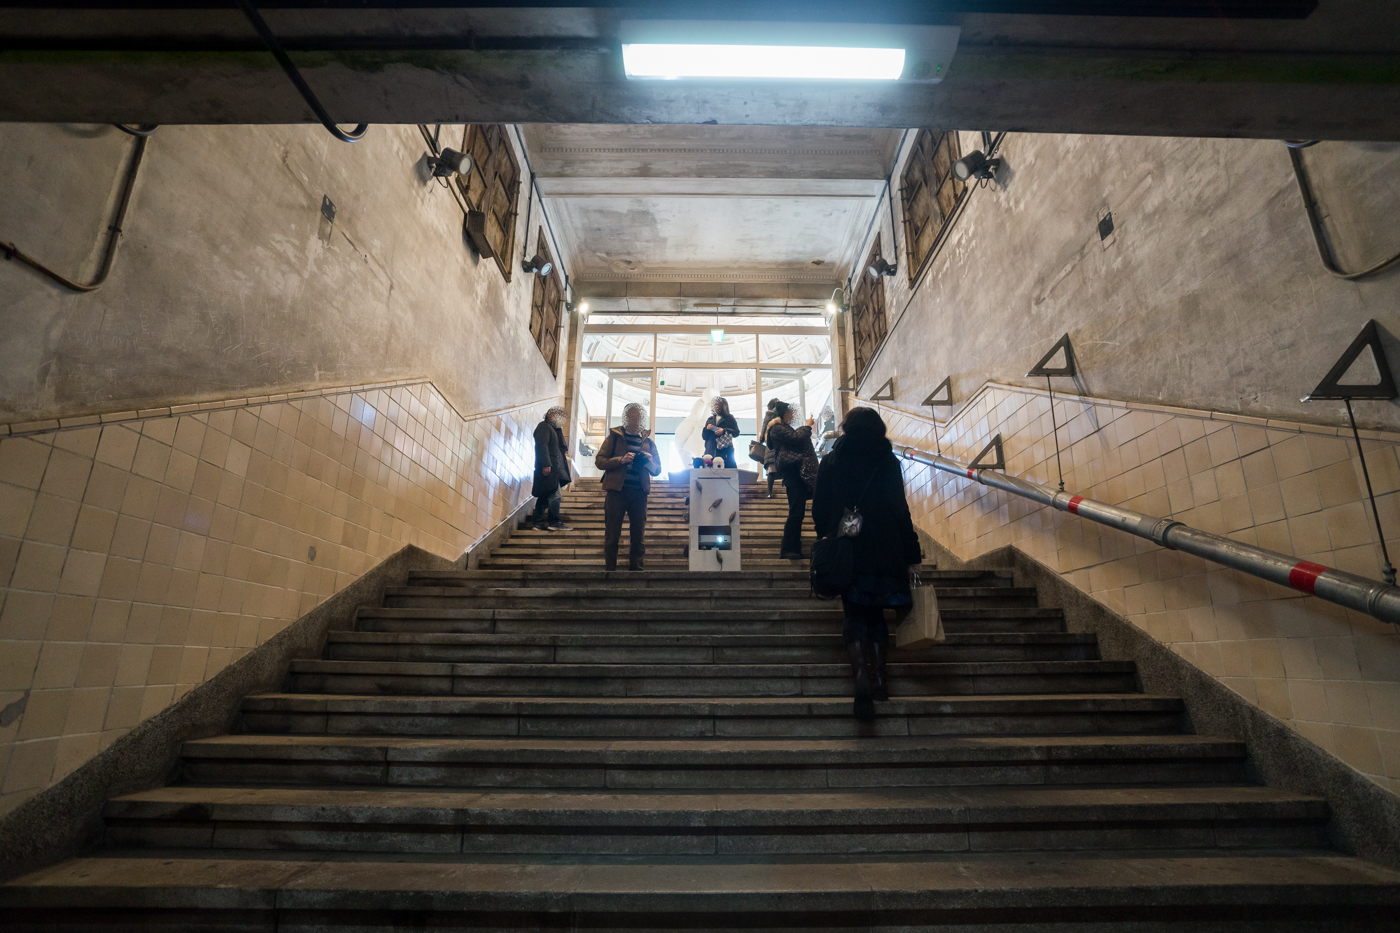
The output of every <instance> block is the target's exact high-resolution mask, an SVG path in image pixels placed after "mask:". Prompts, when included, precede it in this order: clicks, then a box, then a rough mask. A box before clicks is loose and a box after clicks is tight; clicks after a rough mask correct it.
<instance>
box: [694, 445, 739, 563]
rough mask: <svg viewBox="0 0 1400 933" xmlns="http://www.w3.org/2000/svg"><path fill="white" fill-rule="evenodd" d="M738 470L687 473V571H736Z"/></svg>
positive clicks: (737, 559)
mask: <svg viewBox="0 0 1400 933" xmlns="http://www.w3.org/2000/svg"><path fill="white" fill-rule="evenodd" d="M740 472H741V471H740V470H727V469H726V470H705V469H698V470H691V471H690V569H691V570H722V571H730V570H738V569H739V568H740V566H741V564H742V558H741V557H740V550H739V485H740V483H742V482H743V479H742V478H741V477H740V475H739V474H740Z"/></svg>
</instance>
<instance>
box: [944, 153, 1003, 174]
mask: <svg viewBox="0 0 1400 933" xmlns="http://www.w3.org/2000/svg"><path fill="white" fill-rule="evenodd" d="M999 168H1001V159H989V158H987V157H986V156H985V155H983V154H982V150H981V149H974V150H972V151H971V152H969V153H968V154H967V155H965V156H963V157H962V158H961V159H959V160H958V161H956V162H954V163H953V174H954V175H956V176H957V178H958V180H959V181H969V180H971V179H974V178H975V179H977V180H979V181H991V180H992V179H994V178H996V176H997V169H999Z"/></svg>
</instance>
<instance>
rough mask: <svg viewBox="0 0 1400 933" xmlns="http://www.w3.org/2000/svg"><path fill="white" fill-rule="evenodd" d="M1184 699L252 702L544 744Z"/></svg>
mask: <svg viewBox="0 0 1400 933" xmlns="http://www.w3.org/2000/svg"><path fill="white" fill-rule="evenodd" d="M1183 709H1184V706H1183V705H1182V703H1181V701H1180V700H1179V699H1177V698H1175V697H1159V696H1152V695H1148V694H1141V693H1117V694H1115V693H1089V694H1070V693H1059V694H1052V695H1019V696H969V695H959V696H922V697H921V696H894V697H892V698H891V699H890V700H888V701H885V702H882V703H877V704H876V719H875V721H874V722H871V723H860V722H857V721H856V720H855V719H854V718H853V717H852V715H851V699H850V697H849V696H844V697H838V696H827V697H822V696H812V697H713V698H712V697H651V698H627V697H498V696H445V695H444V696H394V695H385V696H365V695H349V694H346V695H332V694H324V693H315V694H298V693H270V694H259V695H255V696H250V697H247V698H246V699H244V701H243V703H242V705H241V712H240V716H239V722H240V726H241V728H242V730H243V731H244V732H248V733H277V734H288V735H290V734H308V733H327V734H334V735H414V736H521V737H534V738H545V737H549V738H574V737H578V738H604V737H606V738H631V739H689V738H707V737H715V738H825V737H856V736H862V735H882V736H908V735H913V736H998V735H1020V734H1027V735H1073V734H1142V733H1152V734H1165V733H1172V732H1178V731H1180V730H1181V727H1182V725H1183V723H1182V711H1183Z"/></svg>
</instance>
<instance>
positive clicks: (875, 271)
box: [865, 256, 899, 279]
mask: <svg viewBox="0 0 1400 933" xmlns="http://www.w3.org/2000/svg"><path fill="white" fill-rule="evenodd" d="M898 269H899V267H898V266H897V265H895V264H894V263H892V262H886V261H885V258H884V257H883V256H876V257H875V261H874V262H872V263H871V264H870V265H868V266H866V267H865V271H866V272H869V273H870V277H871V278H872V279H878V278H880V277H881V276H890V275H894V274H895V272H896V271H898Z"/></svg>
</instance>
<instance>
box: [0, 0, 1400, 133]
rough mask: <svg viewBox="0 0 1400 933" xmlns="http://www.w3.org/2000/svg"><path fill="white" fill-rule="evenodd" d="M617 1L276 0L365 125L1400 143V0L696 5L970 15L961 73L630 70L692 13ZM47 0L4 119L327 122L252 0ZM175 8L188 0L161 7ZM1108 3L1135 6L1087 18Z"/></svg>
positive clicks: (10, 35) (14, 43)
mask: <svg viewBox="0 0 1400 933" xmlns="http://www.w3.org/2000/svg"><path fill="white" fill-rule="evenodd" d="M614 2H616V3H617V5H615V6H611V5H603V4H601V3H590V2H588V0H578V2H577V3H571V4H570V6H569V7H563V6H562V5H560V6H552V5H551V6H549V7H527V6H515V5H514V4H510V3H506V2H501V0H489V2H488V0H482V2H481V4H480V5H479V6H474V5H473V4H472V2H471V0H466V2H464V3H460V4H458V3H450V4H447V3H440V2H437V0H432V2H425V0H269V2H267V3H265V4H260V6H262V7H264V13H265V17H266V20H267V22H268V24H269V27H270V28H271V30H272V32H273V34H274V35H276V36H277V37H279V38H280V40H281V42H282V44H283V45H284V46H286V47H287V48H288V49H289V50H290V51H291V52H292V53H293V54H294V56H295V58H296V60H297V61H298V63H299V65H300V67H301V69H302V71H303V73H304V75H305V78H306V81H307V83H308V84H309V85H310V86H311V87H313V88H314V89H315V91H316V94H317V95H318V96H319V98H320V100H321V102H322V103H323V104H324V105H325V107H326V109H327V110H328V111H329V112H330V114H331V115H332V117H333V118H335V119H337V120H340V121H342V122H345V123H358V122H368V123H535V122H538V123H627V124H647V123H673V124H703V123H709V122H715V123H719V124H767V125H787V126H796V125H807V126H813V125H825V126H885V127H908V126H942V127H956V128H959V129H974V130H976V129H993V130H1014V131H1019V132H1063V133H1114V134H1141V135H1162V136H1254V137H1259V138H1267V139H1278V138H1320V139H1354V140H1396V139H1400V3H1395V2H1376V0H1317V2H1316V4H1313V3H1311V2H1310V0H1117V2H1115V0H1063V2H1056V3H1053V4H1052V3H1049V2H1045V0H1025V2H1020V0H985V2H983V0H948V2H939V3H921V2H914V0H907V2H895V0H887V2H881V0H867V2H856V0H832V2H819V0H810V2H806V3H799V2H794V0H788V2H785V3H781V2H777V0H748V2H746V3H741V2H737V0H731V2H728V3H717V2H716V3H708V4H706V3H699V2H691V3H689V4H687V6H688V9H687V10H686V11H685V12H686V13H687V14H688V15H692V16H702V15H724V16H730V17H735V18H744V19H750V18H756V17H757V14H759V13H762V14H764V15H765V16H767V17H768V18H771V19H778V20H782V19H789V20H791V19H799V18H802V17H809V18H813V19H821V20H824V21H827V22H837V23H840V22H870V21H882V22H892V23H900V22H909V23H915V22H933V21H939V22H943V23H947V24H954V25H958V26H960V27H961V29H962V37H961V39H960V41H959V45H958V49H957V53H956V55H955V56H954V58H953V62H952V65H951V67H950V69H949V73H948V77H947V78H946V79H945V80H944V81H943V82H942V83H940V84H922V83H917V82H903V81H896V82H864V83H862V82H853V83H835V82H796V83H787V82H781V81H767V82H765V81H728V82H723V81H711V82H690V81H628V80H627V79H626V77H625V75H624V73H623V70H622V66H621V62H620V58H621V56H620V55H619V54H618V53H619V51H620V38H619V36H620V32H619V24H620V23H621V21H622V20H623V19H625V18H627V17H629V16H630V17H635V16H638V15H639V12H638V9H637V8H638V7H639V6H644V7H645V9H643V10H642V11H641V13H640V15H644V16H651V17H658V16H675V15H677V13H676V9H677V7H676V4H675V3H671V2H667V3H663V2H660V0H652V2H643V0H614ZM43 6H46V5H44V4H39V3H34V2H30V0H24V5H22V6H9V7H6V6H4V5H3V4H0V39H3V41H0V47H3V49H4V51H0V86H3V87H4V88H5V90H6V93H5V94H3V95H0V120H37V121H72V122H109V121H116V122H125V123H293V122H312V120H313V117H312V111H311V110H310V108H309V107H308V105H307V104H306V103H305V102H304V101H303V100H302V99H301V98H300V97H299V96H298V95H297V93H296V92H295V91H294V90H293V88H292V86H291V84H290V83H289V81H288V80H287V78H286V76H285V75H284V74H283V73H282V71H281V70H280V69H279V68H278V67H277V66H276V65H275V64H274V63H273V60H272V58H271V56H270V55H268V54H267V52H266V50H265V47H264V46H263V45H262V44H261V42H260V40H259V39H258V37H257V35H256V34H255V33H254V31H253V30H252V28H251V27H250V25H249V23H248V21H247V20H246V19H245V18H244V17H243V16H242V15H241V14H240V12H239V11H238V10H237V9H233V8H232V6H233V5H232V4H228V3H220V2H217V0H207V2H202V0H168V2H162V0H131V2H129V3H123V2H122V0H67V2H58V3H54V4H49V5H47V6H49V8H48V9H41V8H39V7H43ZM128 6H129V7H132V8H133V9H126V8H124V7H128ZM161 6H167V7H170V8H169V9H159V10H152V9H150V8H151V7H161ZM196 7H206V8H196ZM142 8H145V9H142ZM1046 9H1054V10H1056V14H1057V15H1045V14H1044V13H1043V11H1044V10H1046ZM1066 12H1068V13H1073V14H1080V15H1062V14H1063V13H1066ZM1105 12H1108V13H1123V14H1127V15H1087V14H1102V13H1105ZM1144 13H1147V14H1154V15H1142V14H1144ZM55 53H57V54H55Z"/></svg>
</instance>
